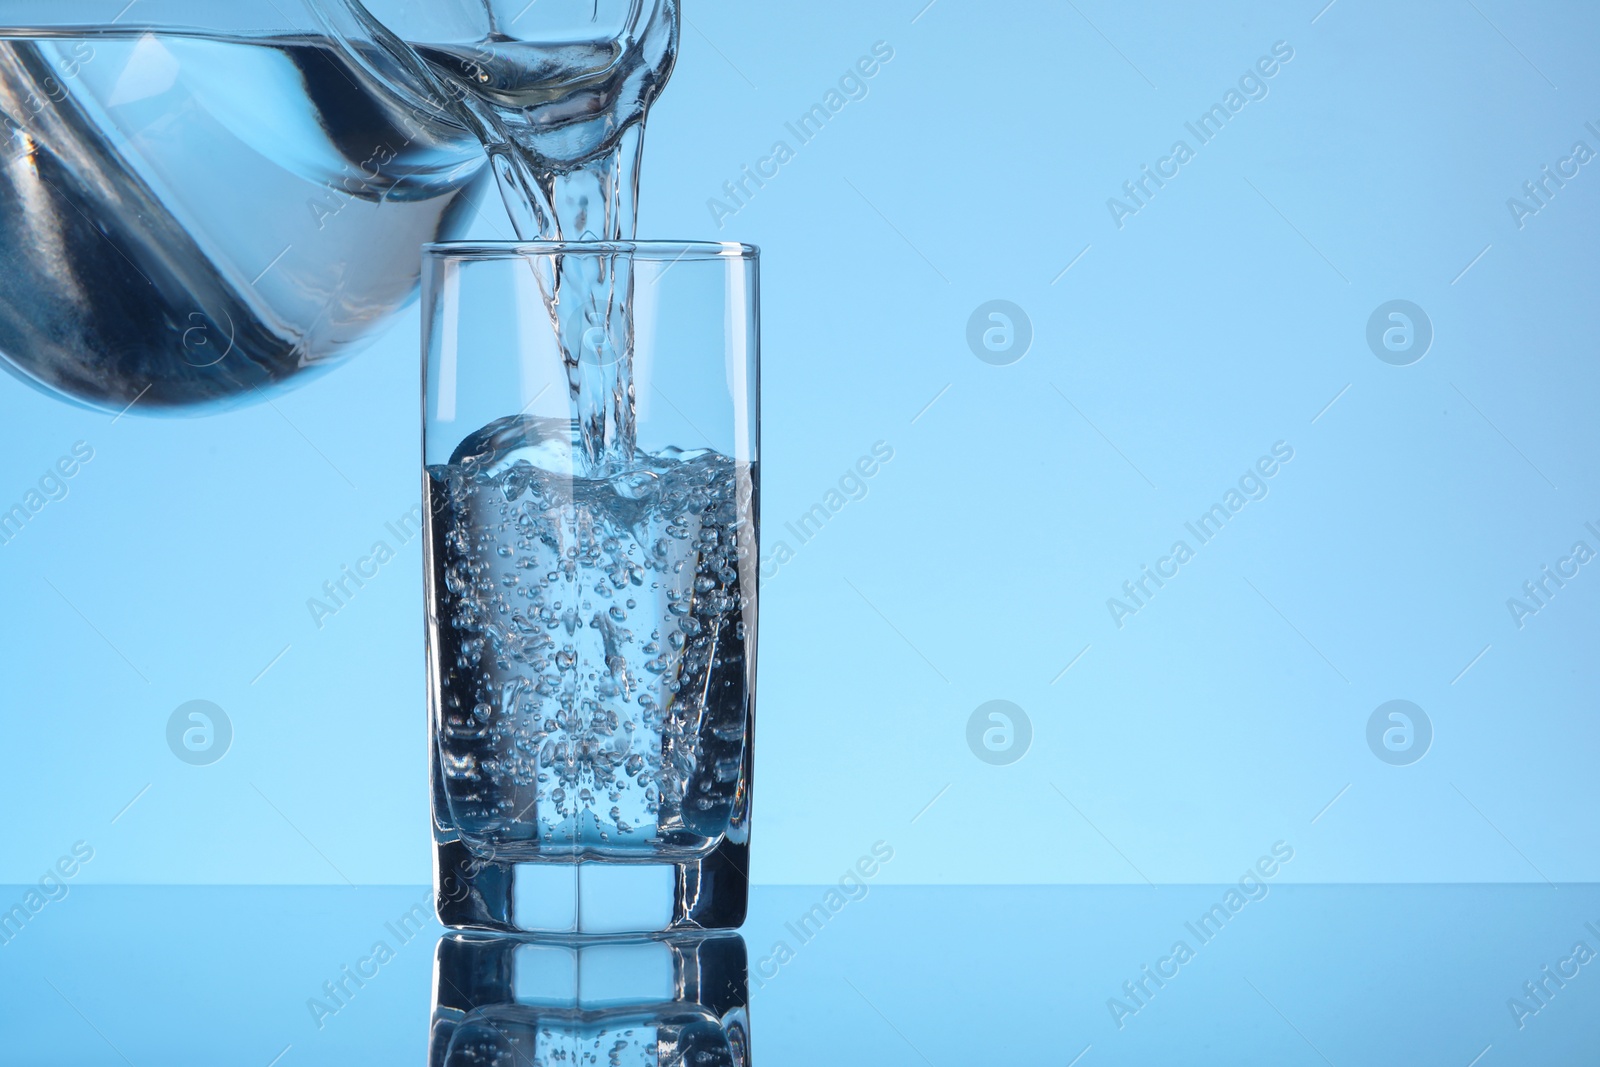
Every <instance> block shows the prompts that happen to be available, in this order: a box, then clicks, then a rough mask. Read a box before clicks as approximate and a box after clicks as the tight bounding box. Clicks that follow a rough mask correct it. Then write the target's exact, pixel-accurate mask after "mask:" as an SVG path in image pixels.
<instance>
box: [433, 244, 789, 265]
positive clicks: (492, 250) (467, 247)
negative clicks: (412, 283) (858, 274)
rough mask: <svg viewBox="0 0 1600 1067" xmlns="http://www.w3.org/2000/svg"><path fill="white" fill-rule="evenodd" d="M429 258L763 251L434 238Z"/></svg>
mask: <svg viewBox="0 0 1600 1067" xmlns="http://www.w3.org/2000/svg"><path fill="white" fill-rule="evenodd" d="M422 254H423V256H424V257H425V258H428V259H446V260H454V259H521V258H526V257H528V256H555V255H625V256H629V257H631V258H633V259H635V260H642V261H645V262H658V261H659V262H674V263H675V262H677V261H679V260H683V259H696V260H707V259H741V260H748V261H755V260H759V259H760V257H761V250H760V249H759V248H757V247H756V246H755V245H747V244H741V243H739V242H737V241H433V242H430V243H428V244H425V245H423V246H422Z"/></svg>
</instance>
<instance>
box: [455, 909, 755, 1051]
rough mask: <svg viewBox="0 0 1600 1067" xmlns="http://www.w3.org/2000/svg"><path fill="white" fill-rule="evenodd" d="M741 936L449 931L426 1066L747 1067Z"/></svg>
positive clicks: (747, 1029)
mask: <svg viewBox="0 0 1600 1067" xmlns="http://www.w3.org/2000/svg"><path fill="white" fill-rule="evenodd" d="M745 967H746V963H745V946H744V939H743V938H741V937H739V936H738V935H737V934H716V935H710V936H671V937H665V938H661V939H657V940H639V941H624V942H615V941H610V942H605V943H603V944H596V943H588V944H584V943H573V942H560V941H556V942H552V941H541V940H533V939H521V938H507V937H497V936H494V935H489V934H463V933H455V934H446V935H445V936H444V937H443V938H441V939H440V941H439V948H438V952H437V954H436V956H435V960H434V977H433V1003H434V1009H433V1024H432V1027H431V1034H430V1039H429V1052H428V1065H429V1067H514V1065H531V1064H571V1065H573V1067H577V1065H581V1064H591V1063H593V1064H609V1065H612V1067H635V1065H637V1067H646V1065H648V1067H680V1065H681V1067H748V1065H749V1063H750V1019H749V994H748V986H747V981H748V979H747V975H746V970H745Z"/></svg>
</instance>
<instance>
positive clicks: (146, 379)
mask: <svg viewBox="0 0 1600 1067" xmlns="http://www.w3.org/2000/svg"><path fill="white" fill-rule="evenodd" d="M408 42H409V43H408ZM676 43H677V6H676V0H535V2H534V3H530V2H528V0H503V2H502V0H367V2H366V3H364V4H363V3H362V2H361V0H227V2H226V3H218V2H216V0H132V2H129V0H5V3H4V6H3V7H0V263H4V264H5V267H4V269H3V270H0V366H5V367H6V368H7V369H10V370H12V371H13V372H15V373H17V374H19V375H20V376H21V377H23V378H24V379H25V380H27V381H29V382H31V383H33V384H35V385H39V386H43V387H45V388H46V389H47V390H49V391H53V392H55V393H57V394H58V395H65V396H67V397H69V398H72V399H75V400H78V401H80V402H85V403H88V404H91V405H94V406H97V407H102V408H106V409H109V410H114V411H115V410H121V409H123V408H125V407H127V406H129V405H132V404H135V403H137V406H138V410H140V411H159V410H161V409H166V410H169V411H170V410H174V409H191V410H202V411H203V410H206V409H208V408H209V407H214V406H216V405H217V404H219V403H224V402H227V401H229V400H238V399H246V400H247V399H250V398H252V397H254V396H256V395H258V394H259V392H260V391H262V390H270V389H272V388H273V387H275V386H277V385H279V384H280V383H283V382H286V381H288V380H290V379H295V380H302V379H303V378H305V377H306V376H307V372H311V371H315V370H318V369H321V368H325V367H328V366H330V365H332V364H334V363H336V362H338V361H339V360H340V359H342V358H344V357H345V356H347V355H349V354H350V353H352V352H353V351H355V350H356V349H358V348H359V347H360V346H361V344H363V343H364V342H365V341H367V340H369V339H370V338H371V337H372V336H373V335H374V334H375V333H376V332H377V331H378V329H379V328H380V327H381V326H383V325H384V324H385V323H386V322H387V321H388V320H389V319H390V318H391V317H392V316H393V315H394V314H395V313H396V312H397V311H399V310H400V309H401V308H403V307H404V306H406V305H407V304H408V303H409V302H410V301H411V300H413V299H414V298H415V296H416V293H417V289H418V281H419V277H420V270H421V257H420V251H419V250H420V246H421V245H423V244H425V243H429V242H433V241H439V240H448V239H450V238H453V237H458V236H460V235H462V233H464V231H465V230H466V228H467V226H468V225H469V224H470V223H471V221H472V219H473V217H474V216H475V214H476V212H477V210H478V207H479V205H480V199H481V197H482V195H483V194H484V193H485V192H486V191H487V190H488V189H489V187H490V186H492V185H493V184H495V183H494V181H493V178H498V179H499V185H500V188H501V192H502V194H503V196H504V199H505V202H506V205H507V207H508V209H509V210H510V213H511V220H512V223H513V226H514V227H515V228H516V229H517V231H518V235H519V236H522V237H525V238H538V237H545V238H555V237H562V236H566V237H569V238H577V237H584V236H588V237H597V238H606V239H616V238H619V237H620V238H628V237H631V236H633V214H632V203H633V197H632V191H633V187H632V183H633V181H634V180H635V178H636V170H635V169H634V168H635V166H636V164H637V156H638V151H639V147H640V136H641V135H640V130H641V128H642V120H643V117H644V112H645V110H646V109H647V108H648V106H649V104H650V102H652V101H653V99H654V96H655V94H656V93H657V92H658V91H659V88H660V86H661V85H662V84H664V83H665V81H666V78H667V76H668V74H670V71H671V65H672V59H673V57H674V55H675V53H676ZM486 150H487V152H486ZM619 159H620V160H621V165H620V166H616V165H613V166H610V167H605V166H600V165H598V164H597V163H596V162H595V161H596V160H612V161H615V160H619ZM597 172H600V173H602V176H607V175H608V176H609V177H610V179H611V180H610V181H604V180H598V179H597V177H596V173H597ZM491 174H492V177H491ZM619 194H620V195H619ZM564 222H565V223H566V224H567V225H566V229H567V230H568V231H569V232H566V233H563V232H562V230H563V223H564Z"/></svg>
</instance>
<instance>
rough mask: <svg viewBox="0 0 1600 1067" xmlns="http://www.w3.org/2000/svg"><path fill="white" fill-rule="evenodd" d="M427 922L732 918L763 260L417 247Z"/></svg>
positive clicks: (745, 800)
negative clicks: (431, 881) (429, 872)
mask: <svg viewBox="0 0 1600 1067" xmlns="http://www.w3.org/2000/svg"><path fill="white" fill-rule="evenodd" d="M424 260H425V262H424V269H423V288H424V307H423V314H424V318H423V335H424V344H425V348H426V358H425V368H424V399H425V407H424V412H423V424H424V456H423V462H424V464H425V467H426V470H425V473H424V478H423V482H424V491H425V493H426V495H427V500H428V507H427V527H428V560H427V596H428V618H427V625H428V668H429V669H428V687H429V716H430V738H431V745H430V748H431V777H432V791H433V828H434V843H435V845H434V847H435V860H436V871H435V890H436V895H437V906H438V912H439V917H440V919H441V921H443V922H444V923H445V924H446V925H448V926H453V927H467V928H476V929H487V930H498V931H523V932H534V933H562V934H580V935H590V934H594V935H606V934H624V933H644V932H657V931H674V930H682V929H695V928H706V929H711V928H731V927H735V926H738V925H739V924H740V923H742V922H743V920H744V914H745V902H746V898H747V895H748V887H749V878H748V870H749V835H750V770H751V734H752V727H753V724H754V719H753V712H754V694H755V663H756V576H757V573H758V566H757V563H758V559H757V545H758V540H757V520H758V512H757V508H758V489H757V484H758V466H757V448H758V427H757V421H758V406H757V395H758V393H757V377H758V348H759V341H758V321H757V319H758V311H757V308H758V293H757V289H758V277H757V253H756V250H755V249H753V248H751V247H749V246H744V245H732V244H714V243H662V242H621V243H551V242H546V243H524V244H510V243H494V244H471V243H451V244H439V245H430V246H428V247H427V248H426V249H425V255H424Z"/></svg>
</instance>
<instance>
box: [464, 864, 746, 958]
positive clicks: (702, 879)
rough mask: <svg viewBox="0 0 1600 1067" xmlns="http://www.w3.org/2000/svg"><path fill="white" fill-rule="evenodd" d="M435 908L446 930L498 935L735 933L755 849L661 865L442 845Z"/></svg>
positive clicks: (744, 900) (743, 907) (744, 902)
mask: <svg viewBox="0 0 1600 1067" xmlns="http://www.w3.org/2000/svg"><path fill="white" fill-rule="evenodd" d="M433 853H434V878H433V885H434V907H435V910H436V911H437V912H438V915H439V921H440V922H442V923H443V924H444V925H445V926H448V927H452V928H454V929H464V930H490V931H494V932H497V933H512V934H517V933H522V934H562V935H568V936H571V935H580V936H596V937H606V936H617V935H623V934H649V933H666V932H673V931H679V930H733V929H736V928H737V927H739V926H741V925H742V924H743V923H744V918H745V911H746V908H747V906H748V903H749V897H750V877H749V873H748V872H749V870H750V846H749V845H748V844H747V843H736V842H732V841H727V840H724V841H723V842H722V843H720V844H719V845H717V847H715V848H714V849H712V850H711V851H710V852H708V853H706V854H705V855H704V856H699V857H696V858H693V859H673V860H662V861H660V862H656V863H618V862H615V861H608V860H600V859H591V860H582V861H579V862H577V863H570V862H543V863H510V862H504V861H499V860H486V859H484V858H482V857H480V856H479V855H477V854H476V853H474V852H473V851H472V850H471V849H469V848H468V847H467V846H466V845H464V844H462V843H461V842H460V841H436V842H434V846H433Z"/></svg>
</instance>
